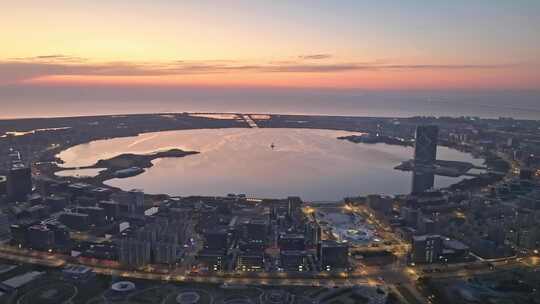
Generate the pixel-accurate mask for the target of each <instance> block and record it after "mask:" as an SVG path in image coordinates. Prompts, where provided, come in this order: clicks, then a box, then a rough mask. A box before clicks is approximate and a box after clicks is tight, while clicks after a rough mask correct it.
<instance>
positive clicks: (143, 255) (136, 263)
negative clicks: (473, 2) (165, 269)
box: [119, 237, 151, 268]
mask: <svg viewBox="0 0 540 304" xmlns="http://www.w3.org/2000/svg"><path fill="white" fill-rule="evenodd" d="M119 245H120V246H119V247H120V250H119V259H120V263H121V264H122V265H124V266H127V267H132V268H139V267H143V266H145V265H147V264H148V263H150V260H151V251H150V250H151V244H150V242H148V241H141V240H138V239H137V238H130V237H126V238H122V239H121V240H120V244H119Z"/></svg>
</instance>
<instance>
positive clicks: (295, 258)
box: [279, 250, 309, 271]
mask: <svg viewBox="0 0 540 304" xmlns="http://www.w3.org/2000/svg"><path fill="white" fill-rule="evenodd" d="M279 260H280V268H281V269H282V270H284V271H307V270H309V268H308V257H307V253H306V252H305V251H302V250H285V251H281V252H280V254H279Z"/></svg>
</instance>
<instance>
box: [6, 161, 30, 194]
mask: <svg viewBox="0 0 540 304" xmlns="http://www.w3.org/2000/svg"><path fill="white" fill-rule="evenodd" d="M31 192H32V171H31V170H30V168H29V167H27V166H24V165H23V164H21V163H17V164H13V166H12V167H11V169H10V170H9V172H8V176H7V194H8V198H9V199H10V200H11V201H25V200H26V196H27V195H28V194H30V193H31Z"/></svg>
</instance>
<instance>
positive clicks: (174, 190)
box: [59, 128, 482, 201]
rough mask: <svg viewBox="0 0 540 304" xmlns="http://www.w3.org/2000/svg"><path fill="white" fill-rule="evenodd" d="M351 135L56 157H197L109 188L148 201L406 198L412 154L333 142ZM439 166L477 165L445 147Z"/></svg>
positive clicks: (268, 134) (86, 148) (213, 135)
mask: <svg viewBox="0 0 540 304" xmlns="http://www.w3.org/2000/svg"><path fill="white" fill-rule="evenodd" d="M350 134H357V133H352V132H346V131H333V130H311V129H247V128H245V129H217V130H216V129H212V130H210V129H202V130H185V131H168V132H155V133H145V134H141V135H139V136H135V137H126V138H114V139H108V140H99V141H94V142H90V143H88V144H82V145H78V146H75V147H72V148H70V149H67V150H65V151H63V152H61V153H60V154H59V157H60V158H61V159H62V160H63V161H64V162H65V163H64V164H63V166H65V167H80V166H86V165H92V164H94V163H95V162H96V161H98V160H99V159H105V158H110V157H113V156H116V155H118V154H121V153H137V154H141V153H150V152H155V151H158V150H167V149H171V148H180V149H183V150H191V151H199V152H201V153H200V154H197V155H190V156H186V157H182V158H162V159H157V160H155V161H154V162H153V163H154V166H153V167H152V168H149V169H147V170H146V172H144V173H142V174H140V175H138V176H135V177H130V178H124V179H112V180H109V181H107V184H108V185H111V186H114V187H119V188H122V189H125V190H129V189H133V188H141V189H144V191H145V192H147V193H152V194H158V193H166V194H170V195H180V196H187V195H226V194H228V193H245V194H247V195H248V196H255V197H268V198H270V197H276V198H279V197H286V196H290V195H298V196H301V197H302V198H303V199H305V200H312V201H337V200H340V199H342V198H343V197H346V196H356V195H365V194H371V193H386V194H400V193H408V192H409V191H410V186H411V173H410V172H402V171H398V170H394V169H393V168H394V166H396V165H397V164H399V163H400V162H401V161H403V160H407V159H410V158H412V154H413V149H412V148H410V147H401V146H390V145H386V144H374V145H370V144H355V143H351V142H348V141H345V140H338V139H337V137H339V136H344V135H350ZM272 143H273V144H274V146H275V147H274V148H272V147H271V145H272ZM438 158H439V159H446V160H461V161H468V162H472V163H474V164H477V165H481V164H482V160H480V159H474V158H473V157H472V156H471V155H469V154H466V153H462V152H459V151H456V150H451V149H448V148H445V147H439V148H438ZM459 180H460V178H449V177H438V176H437V177H436V178H435V184H436V186H437V187H445V186H448V185H450V184H452V183H455V182H457V181H459Z"/></svg>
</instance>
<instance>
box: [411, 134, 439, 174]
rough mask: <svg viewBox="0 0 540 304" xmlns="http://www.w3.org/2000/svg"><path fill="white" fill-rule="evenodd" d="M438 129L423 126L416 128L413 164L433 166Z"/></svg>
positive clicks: (435, 157) (435, 156)
mask: <svg viewBox="0 0 540 304" xmlns="http://www.w3.org/2000/svg"><path fill="white" fill-rule="evenodd" d="M438 137H439V127H437V126H431V125H423V126H418V127H416V134H415V143H414V163H415V165H416V164H419V165H428V166H429V165H433V163H434V162H435V160H436V159H437V140H438Z"/></svg>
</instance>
